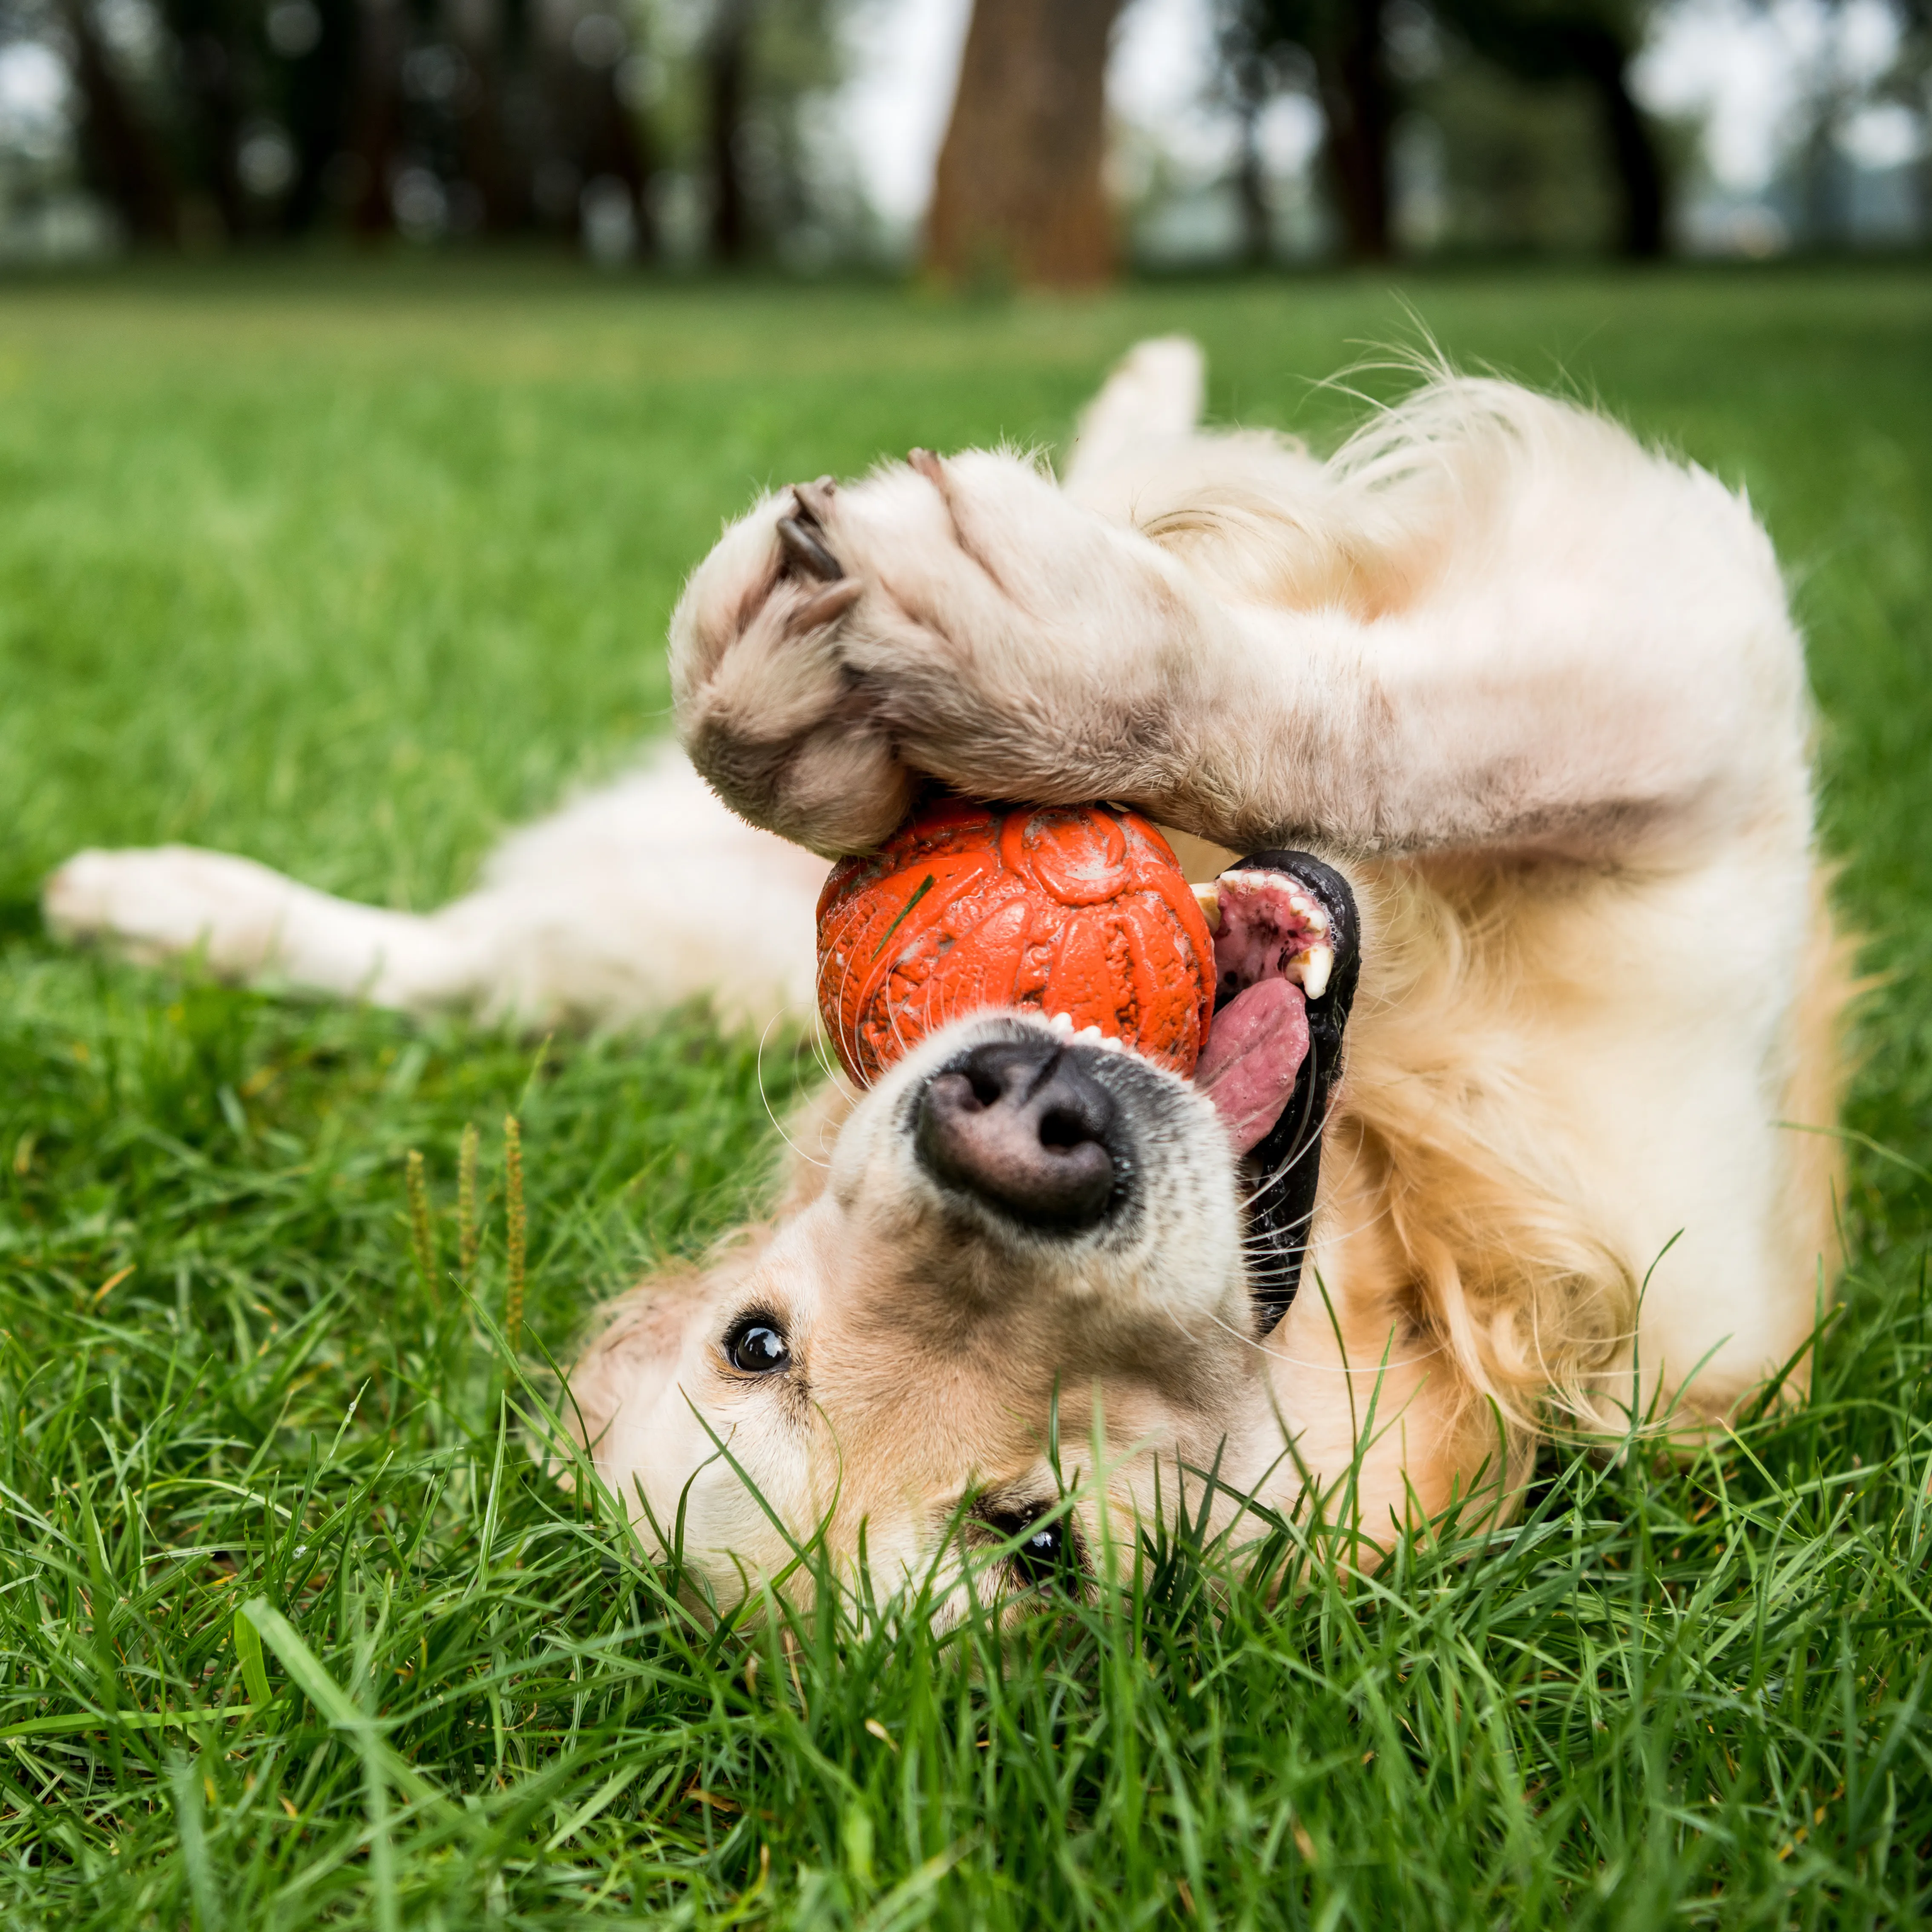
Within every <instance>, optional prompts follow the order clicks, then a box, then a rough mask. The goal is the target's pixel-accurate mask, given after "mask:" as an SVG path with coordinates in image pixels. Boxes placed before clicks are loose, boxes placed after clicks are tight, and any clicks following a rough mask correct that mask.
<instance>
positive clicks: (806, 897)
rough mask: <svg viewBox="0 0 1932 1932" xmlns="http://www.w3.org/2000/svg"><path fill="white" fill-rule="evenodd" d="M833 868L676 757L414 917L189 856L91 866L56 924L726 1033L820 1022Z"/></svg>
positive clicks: (528, 1013) (53, 914)
mask: <svg viewBox="0 0 1932 1932" xmlns="http://www.w3.org/2000/svg"><path fill="white" fill-rule="evenodd" d="M823 876H824V865H823V861H822V860H819V859H814V858H813V857H812V856H811V854H810V853H806V852H803V851H801V850H799V848H797V847H794V846H788V845H787V844H784V841H782V840H780V839H778V838H773V837H772V835H770V834H769V832H758V831H755V830H754V829H752V828H751V826H748V825H746V824H745V823H743V821H742V820H739V819H736V818H733V817H732V816H731V815H730V814H729V813H728V812H727V811H725V810H724V808H723V807H722V806H721V805H719V804H718V802H717V800H716V799H715V798H713V797H712V796H711V795H710V793H709V792H708V791H706V790H705V788H704V787H703V784H701V783H700V781H699V780H698V778H697V776H696V775H695V774H694V772H692V771H691V768H690V767H689V766H688V765H687V764H685V763H684V761H683V760H682V759H681V758H678V757H675V756H674V755H670V756H664V757H660V758H658V760H656V761H655V762H654V763H652V764H651V765H649V766H646V768H645V769H643V770H641V771H640V772H636V773H634V774H633V775H631V776H629V777H627V778H623V779H621V780H619V781H618V782H617V783H616V784H613V785H610V786H609V787H606V788H604V790H601V791H597V792H593V793H589V794H587V795H586V796H584V797H583V798H581V799H578V800H577V801H576V802H574V803H573V804H571V805H568V806H566V807H565V808H564V809H563V810H562V811H559V812H558V813H557V814H555V815H554V816H553V817H550V818H549V819H546V820H542V821H541V822H540V823H538V824H536V825H534V826H529V827H527V828H526V829H524V830H523V831H521V832H517V833H515V834H514V835H512V836H511V838H509V839H508V841H505V844H503V846H502V847H500V848H499V850H498V851H497V852H496V854H495V855H494V856H493V857H492V859H490V862H489V864H488V865H487V867H486V868H485V874H484V883H483V884H482V886H481V889H479V890H478V891H476V892H472V893H471V894H469V895H468V896H467V897H466V898H460V899H458V900H456V901H454V902H453V903H452V904H449V905H447V906H446V907H443V908H442V909H441V910H439V911H437V912H434V913H428V914H427V915H419V914H416V913H404V912H394V911H390V910H386V909H384V908H383V907H377V906H368V905H359V904H355V903H353V902H352V901H349V900H347V899H340V898H332V897H331V896H330V895H329V894H327V893H326V892H317V891H316V890H315V889H314V888H312V887H311V886H304V885H302V884H299V883H297V882H296V880H293V879H290V878H287V877H284V876H283V875H282V874H281V873H278V872H275V871H271V870H270V869H269V868H268V867H267V866H266V865H258V864H257V863H256V862H254V860H252V859H242V858H236V857H234V856H230V855H229V854H227V853H219V852H204V851H198V850H194V849H193V848H192V847H187V846H161V847H156V848H154V849H152V850H145V851H124V852H101V851H89V852H82V853H78V854H77V855H76V856H74V858H72V859H69V860H68V862H67V863H66V864H65V865H63V866H62V868H60V870H59V871H57V872H55V874H54V875H53V877H52V878H51V879H49V881H48V882H47V885H46V891H45V895H44V905H45V909H46V918H47V922H48V925H49V926H50V927H51V928H52V930H53V931H54V932H56V933H57V934H58V935H61V936H62V937H64V938H71V939H96V940H101V941H105V942H107V943H108V944H111V945H113V946H114V947H116V948H117V949H118V950H121V951H122V952H124V953H129V954H130V955H132V956H134V957H136V958H138V959H148V960H155V959H166V958H170V957H175V956H181V955H185V954H190V953H195V952H196V951H199V953H201V954H202V956H203V958H204V959H205V960H206V962H207V963H208V965H209V966H210V967H211V968H212V969H213V970H214V971H215V972H217V973H218V974H221V975H223V977H226V978H230V979H236V980H243V981H246V982H249V983H260V984H268V985H273V986H283V987H287V989H290V990H291V991H295V992H305V993H311V994H320V995H329V996H333V997H335V998H360V999H364V1000H367V1001H369V1002H371V1004H374V1005H377V1006H385V1007H399V1008H402V1009H404V1010H407V1011H411V1012H424V1011H428V1010H431V1009H434V1008H436V1007H450V1006H456V1007H475V1008H477V1009H478V1010H481V1011H482V1012H484V1013H487V1014H488V1015H490V1016H493V1017H498V1018H502V1019H510V1020H512V1021H514V1022H517V1023H520V1024H523V1025H532V1026H535V1025H548V1024H550V1023H551V1022H553V1021H556V1020H558V1019H584V1020H589V1021H593V1022H595V1021H618V1022H621V1021H625V1020H629V1019H637V1018H640V1017H641V1016H644V1015H646V1014H647V1013H652V1012H655V1011H660V1010H663V1009H664V1008H665V1007H670V1006H674V1005H676V1004H679V1002H681V1001H685V1000H690V999H694V998H701V997H706V996H709V997H710V998H712V999H713V1001H715V1004H716V1007H717V1009H718V1013H719V1016H720V1017H721V1018H722V1019H725V1020H726V1021H727V1022H741V1023H742V1022H751V1023H761V1022H763V1021H766V1020H767V1019H770V1018H772V1016H775V1015H778V1014H781V1013H787V1012H791V1013H796V1014H797V1016H799V1017H800V1018H805V1017H807V1016H809V1014H810V1013H811V1001H812V971H813V958H812V944H811V934H812V926H813V910H814V902H815V900H816V898H817V891H818V888H819V886H820V884H822V883H823Z"/></svg>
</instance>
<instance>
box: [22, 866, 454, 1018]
mask: <svg viewBox="0 0 1932 1932" xmlns="http://www.w3.org/2000/svg"><path fill="white" fill-rule="evenodd" d="M42 904H43V910H45V913H46V920H47V924H48V926H49V928H50V929H52V931H53V932H54V933H55V935H58V937H60V938H64V939H70V940H83V939H96V940H102V941H107V942H109V943H110V944H112V945H113V946H114V947H115V949H116V950H118V951H120V952H122V953H125V954H127V955H128V956H130V957H131V958H133V959H139V960H143V961H148V962H154V961H158V960H161V959H170V958H175V957H178V956H184V955H187V954H190V953H197V952H198V953H199V954H200V955H201V956H202V959H204V960H205V962H206V963H207V965H208V967H209V968H211V970H212V971H214V972H216V973H217V974H220V976H221V977H223V978H224V979H232V980H244V981H248V982H269V983H278V984H281V985H284V986H288V987H289V988H290V989H293V990H296V991H299V992H308V993H322V994H332V995H338V996H340V997H343V998H354V997H360V998H365V999H367V1000H368V1001H371V1003H372V1004H375V1005H377V1006H385V1007H405V1008H410V1009H413V1010H416V1009H426V1008H428V1007H435V1006H440V1005H444V1004H449V1003H452V1002H455V1001H462V1000H463V999H465V998H468V997H469V996H470V995H472V993H473V992H474V990H475V980H476V978H477V973H478V965H479V964H480V962H478V960H477V959H475V957H474V956H473V949H472V947H469V946H467V945H466V944H464V943H463V935H460V933H458V932H456V931H455V930H453V929H452V927H451V926H450V925H449V922H447V921H446V919H441V918H438V917H435V916H431V917H428V918H424V917H419V916H416V914H413V913H401V912H392V911H389V910H385V909H383V907H377V906H368V905H358V904H355V903H353V901H350V900H347V899H340V898H332V897H331V896H330V895H329V894H328V893H326V892H317V891H316V890H315V889H314V888H313V887H312V886H305V885H302V884H300V883H298V882H297V881H296V880H293V879H290V878H287V877H284V876H283V874H281V873H280V872H277V871H272V870H271V869H270V868H269V867H268V866H266V865H258V864H257V862H255V861H254V859H242V858H237V857H236V856H233V855H232V854H230V853H226V852H204V851H201V850H197V849H196V847H193V846H190V845H159V846H154V847H150V848H148V849H146V850H133V851H119V852H104V851H93V850H90V851H86V852H78V853H76V854H75V855H74V857H72V858H71V859H69V860H68V862H67V863H66V864H65V865H63V866H62V867H61V868H60V870H59V871H57V872H55V874H53V876H52V877H51V878H50V879H49V880H48V881H47V883H46V889H45V891H44V893H43V900H42Z"/></svg>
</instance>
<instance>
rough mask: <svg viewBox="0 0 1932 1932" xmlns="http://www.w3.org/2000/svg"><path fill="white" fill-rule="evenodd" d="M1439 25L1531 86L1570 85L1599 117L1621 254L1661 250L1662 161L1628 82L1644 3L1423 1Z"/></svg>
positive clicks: (1663, 232) (1638, 43) (1601, 0)
mask: <svg viewBox="0 0 1932 1932" xmlns="http://www.w3.org/2000/svg"><path fill="white" fill-rule="evenodd" d="M1431 4H1432V5H1433V7H1435V9H1436V12H1437V13H1438V14H1439V16H1440V17H1441V18H1442V20H1443V21H1444V23H1445V24H1446V25H1448V26H1450V27H1451V28H1454V30H1455V31H1456V32H1457V34H1460V36H1461V37H1462V38H1463V40H1465V41H1466V42H1467V43H1468V44H1469V46H1471V47H1472V49H1474V50H1475V52H1477V53H1478V54H1480V55H1482V56H1483V57H1484V58H1486V59H1488V60H1491V61H1493V62H1495V63H1496V65H1497V66H1499V68H1502V69H1503V71H1505V73H1508V74H1514V75H1515V76H1516V77H1517V78H1518V79H1519V80H1526V81H1528V82H1530V83H1532V84H1535V85H1542V86H1548V85H1550V84H1551V83H1560V82H1562V81H1565V80H1578V81H1580V82H1581V83H1583V85H1584V86H1586V87H1587V88H1589V90H1590V92H1591V93H1592V95H1593V96H1594V97H1595V100H1596V103H1597V107H1598V112H1599V113H1600V115H1601V117H1602V124H1603V131H1604V142H1605V145H1606V147H1607V151H1608V154H1609V157H1610V167H1611V172H1612V173H1613V175H1614V177H1615V178H1616V182H1617V185H1618V190H1619V195H1620V197H1621V201H1622V209H1621V224H1620V233H1619V245H1620V247H1621V248H1622V252H1623V253H1624V254H1626V255H1629V256H1634V257H1646V256H1655V255H1661V254H1663V253H1664V244H1665V240H1666V233H1667V231H1666V225H1665V181H1664V163H1663V160H1662V158H1661V155H1660V154H1659V151H1658V145H1657V142H1656V140H1655V138H1654V136H1652V133H1651V130H1650V125H1649V122H1648V121H1646V119H1645V118H1644V115H1643V111H1642V110H1640V108H1639V107H1638V106H1637V103H1636V102H1635V101H1634V100H1633V99H1632V98H1631V92H1630V84H1629V78H1628V76H1629V70H1630V64H1631V61H1632V59H1633V58H1634V57H1635V55H1636V54H1637V49H1638V48H1639V47H1640V46H1641V45H1642V43H1643V28H1644V21H1645V17H1646V13H1648V11H1649V5H1648V0H1431Z"/></svg>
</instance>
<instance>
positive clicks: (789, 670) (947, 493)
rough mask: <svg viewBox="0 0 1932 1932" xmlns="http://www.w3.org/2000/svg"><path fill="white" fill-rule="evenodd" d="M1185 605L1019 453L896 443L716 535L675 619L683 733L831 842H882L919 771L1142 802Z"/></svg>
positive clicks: (1151, 789) (816, 843)
mask: <svg viewBox="0 0 1932 1932" xmlns="http://www.w3.org/2000/svg"><path fill="white" fill-rule="evenodd" d="M1188 602H1189V600H1188V598H1187V595H1185V593H1184V591H1183V590H1182V589H1181V586H1180V585H1179V583H1178V580H1177V578H1176V577H1175V574H1174V573H1173V572H1172V571H1171V570H1170V569H1169V567H1168V566H1167V564H1166V559H1163V557H1162V556H1160V553H1158V552H1157V550H1155V549H1154V546H1152V545H1151V544H1148V542H1147V541H1145V539H1144V538H1140V537H1139V536H1138V535H1135V534H1134V533H1133V532H1127V531H1124V530H1121V529H1117V528H1115V527H1114V526H1110V525H1108V524H1106V523H1103V522H1102V521H1101V520H1100V519H1099V518H1097V517H1094V516H1093V515H1092V514H1090V513H1089V512H1088V511H1084V510H1082V509H1080V508H1077V507H1076V505H1073V504H1071V503H1070V502H1067V499H1065V498H1064V496H1061V493H1060V492H1059V491H1058V490H1057V489H1055V487H1054V486H1053V484H1052V482H1051V481H1049V479H1048V478H1045V477H1043V476H1042V475H1040V473H1039V472H1037V471H1036V470H1035V469H1033V468H1032V467H1031V466H1030V465H1028V464H1027V463H1023V462H1021V461H1019V460H1016V459H1014V458H1010V457H1001V456H992V455H983V454H981V455H968V456H965V457H962V458H957V459H955V460H953V461H950V462H945V463H942V462H941V460H939V458H937V457H935V456H932V455H929V453H927V452H924V451H915V452H913V456H912V457H911V458H910V460H908V461H907V462H906V463H902V464H895V465H892V466H889V467H888V468H886V469H883V470H881V471H880V472H878V473H877V474H876V475H874V476H872V477H871V478H868V479H867V480H866V481H865V482H863V483H861V484H857V485H856V486H854V487H850V488H844V487H838V486H837V485H835V484H833V483H832V481H831V480H830V479H829V478H821V479H820V481H818V482H817V483H814V484H805V485H802V486H800V487H799V488H797V489H796V490H792V491H790V492H788V493H786V494H785V495H784V496H777V497H773V498H771V499H768V500H767V501H766V502H764V503H763V504H761V505H759V507H758V508H757V509H756V510H755V511H753V512H752V514H751V515H750V516H749V517H747V518H746V519H745V520H744V521H743V522H742V523H739V525H738V526H736V528H735V529H733V530H731V531H730V532H728V533H727V535H726V537H725V538H724V541H723V542H721V544H719V545H718V548H717V549H716V550H715V551H713V552H712V555H711V556H710V557H709V559H707V560H706V562H705V563H704V565H703V566H702V567H701V568H700V570H699V571H697V574H696V575H695V576H694V577H693V578H692V580H691V585H690V587H689V589H688V590H687V592H686V593H685V598H684V601H683V602H682V604H680V605H679V610H678V613H677V616H676V618H675V619H674V620H673V628H672V675H673V685H674V687H675V690H676V698H677V706H678V717H679V729H680V731H681V733H682V736H683V738H684V742H685V747H686V748H687V750H688V751H689V753H690V754H691V761H692V763H694V765H696V766H697V769H699V770H700V772H703V774H704V775H705V776H706V778H709V780H710V781H711V782H712V784H713V785H715V787H717V789H718V791H719V793H721V795H722V796H724V799H726V800H727V802H729V803H730V804H731V805H733V807H735V808H736V809H737V810H738V811H741V812H742V813H743V814H745V816H746V817H749V818H751V819H753V820H756V821H757V822H758V823H761V824H764V825H767V826H770V827H771V828H772V829H773V830H774V831H777V832H782V833H784V835H786V836H787V837H788V838H796V839H797V840H799V841H801V842H802V843H803V844H808V845H811V846H813V847H816V848H817V850H820V851H823V852H826V853H838V852H846V851H859V850H865V849H867V848H868V847H871V846H873V845H875V844H877V843H878V842H879V841H880V840H881V839H883V838H884V837H885V836H886V835H887V834H888V833H889V832H890V831H891V830H892V828H893V827H894V826H895V825H896V824H898V822H899V820H901V818H902V817H904V814H905V811H906V810H907V807H908V806H909V805H910V802H911V798H912V795H913V790H914V788H915V787H916V784H917V783H918V781H919V778H921V777H922V776H928V777H932V778H938V779H940V780H941V781H944V783H946V784H948V785H950V786H952V787H954V788H955V789H956V790H961V791H965V792H968V793H976V794H977V795H979V796H986V797H1004V798H1025V799H1038V800H1040V801H1042V802H1074V801H1079V800H1082V799H1091V798H1096V797H1117V798H1123V799H1134V800H1137V801H1139V800H1145V799H1152V798H1155V797H1157V796H1160V793H1161V792H1162V791H1163V789H1164V787H1166V784H1167V783H1168V782H1169V778H1170V776H1171V774H1170V773H1169V771H1168V769H1167V767H1168V766H1169V765H1170V764H1172V763H1173V761H1174V760H1173V758H1172V749H1173V748H1172V745H1171V743H1169V742H1168V738H1169V736H1170V735H1171V734H1170V733H1169V732H1168V730H1167V724H1166V713H1167V709H1168V699H1169V696H1170V695H1171V694H1172V691H1173V690H1174V688H1175V680H1174V679H1172V677H1171V676H1168V675H1167V666H1168V664H1169V662H1170V661H1172V659H1174V658H1175V656H1176V655H1177V652H1178V656H1179V658H1180V659H1181V661H1187V658H1189V657H1190V655H1192V653H1191V652H1190V647H1189V644H1188V641H1187V637H1186V636H1185V635H1184V633H1185V632H1186V631H1187V630H1188V628H1189V627H1190V619H1191V616H1192V613H1191V612H1190V610H1189V608H1188Z"/></svg>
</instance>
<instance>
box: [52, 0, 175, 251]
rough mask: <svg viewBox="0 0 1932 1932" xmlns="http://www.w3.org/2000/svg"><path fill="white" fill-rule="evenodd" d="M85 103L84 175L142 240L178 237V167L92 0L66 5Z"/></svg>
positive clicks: (76, 71)
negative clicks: (123, 71)
mask: <svg viewBox="0 0 1932 1932" xmlns="http://www.w3.org/2000/svg"><path fill="white" fill-rule="evenodd" d="M61 18H62V24H63V25H64V26H65V28H67V31H68V34H69V36H70V37H71V40H72V43H73V66H74V83H75V86H76V87H77V89H78V91H79V92H80V99H81V139H80V148H81V157H82V169H83V178H85V179H86V181H88V183H89V185H90V186H92V187H94V188H95V190H97V191H98V193H100V194H101V196H102V198H103V199H104V200H106V201H107V203H108V205H110V207H112V208H113V210H114V211H115V213H116V214H118V216H119V217H120V218H121V222H122V223H123V224H124V226H125V227H126V229H127V233H128V234H129V235H130V236H131V237H132V238H133V239H134V240H136V241H137V242H173V241H174V240H175V239H176V237H177V231H178V215H177V210H176V207H175V180H174V169H173V168H172V165H171V163H170V162H169V157H168V155H167V152H166V148H165V147H164V146H163V143H162V142H161V141H160V139H158V138H157V136H156V134H155V133H154V130H153V129H152V128H151V127H149V126H148V123H147V121H146V120H145V118H144V117H143V115H142V113H141V112H140V110H139V106H138V105H137V103H136V98H135V95H134V92H133V90H132V89H130V87H129V86H127V83H126V80H125V79H124V77H123V75H122V74H121V71H120V68H119V67H118V65H117V64H116V62H115V60H114V58H113V55H112V54H111V53H110V51H109V49H108V46H107V41H106V39H105V37H104V35H103V34H102V33H101V27H100V24H99V23H98V20H96V19H95V13H94V10H93V8H92V5H90V4H89V0H63V5H62V10H61Z"/></svg>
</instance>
